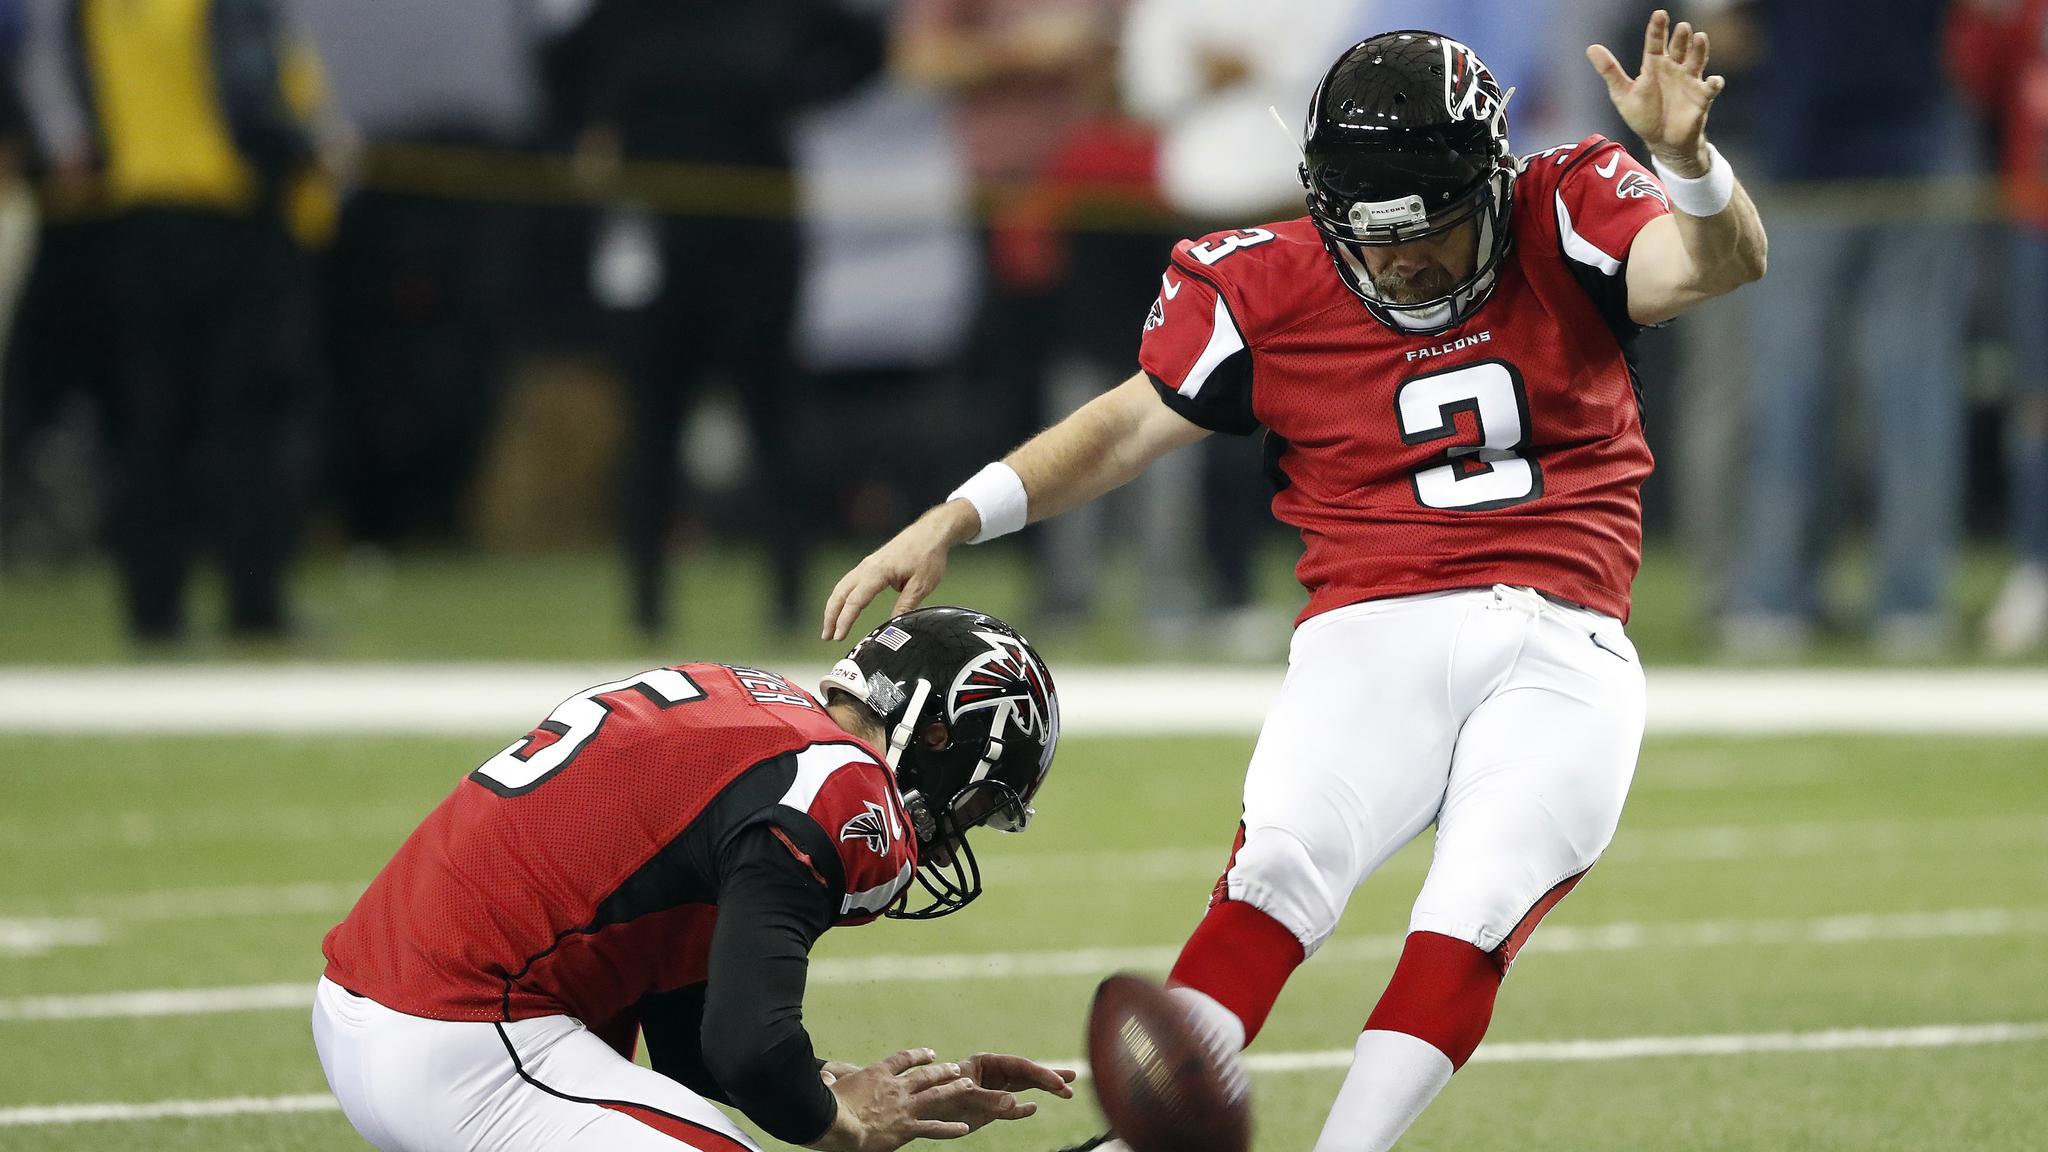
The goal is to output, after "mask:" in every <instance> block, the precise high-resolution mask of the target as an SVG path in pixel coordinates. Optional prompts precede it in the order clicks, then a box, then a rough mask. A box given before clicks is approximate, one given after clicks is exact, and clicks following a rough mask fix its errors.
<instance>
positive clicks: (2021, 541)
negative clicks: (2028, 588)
mask: <svg viewBox="0 0 2048 1152" xmlns="http://www.w3.org/2000/svg"><path fill="white" fill-rule="evenodd" d="M2006 292H2007V298H2008V299H2010V300H2011V301H2012V343H2013V352H2014V354H2015V357H2016V358H2017V359H2018V361H2019V378H2018V380H2017V381H2016V383H2017V385H2018V388H2017V391H2016V394H2015V395H2014V397H2013V405H2012V410H2011V411H2012V415H2011V434H2010V435H2009V436H2008V437H2007V439H2006V478H2007V483H2008V484H2009V485H2010V491H2009V494H2008V496H2007V499H2008V500H2009V501H2010V510H2011V514H2012V521H2011V524H2012V550H2013V555H2014V557H2015V558H2016V559H2019V560H2022V561H2031V562H2033V563H2035V564H2048V229H2041V228H2038V227H2026V226H2022V225H2015V226H2014V227H2013V236H2012V267H2011V271H2010V273H2009V275H2008V284H2007V289H2006Z"/></svg>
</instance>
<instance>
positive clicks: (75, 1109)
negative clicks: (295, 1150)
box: [0, 1092, 341, 1126]
mask: <svg viewBox="0 0 2048 1152" xmlns="http://www.w3.org/2000/svg"><path fill="white" fill-rule="evenodd" d="M339 1111H341V1104H340V1103H339V1102H338V1101H336V1100H335V1099H334V1097H332V1096H329V1095H328V1094H327V1093H325V1092H320V1093H309V1094H307V1095H304V1096H230V1097H228V1098H227V1099H225V1100H158V1101H156V1102H155V1103H153V1104H40V1105H35V1106H33V1107H28V1108H0V1126H14V1125H24V1124H77V1123H80V1122H82V1121H87V1120H165V1119H170V1118H173V1117H193V1116H248V1115H252V1114H258V1113H265V1112H339Z"/></svg>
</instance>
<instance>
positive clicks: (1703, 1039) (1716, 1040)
mask: <svg viewBox="0 0 2048 1152" xmlns="http://www.w3.org/2000/svg"><path fill="white" fill-rule="evenodd" d="M2044 1039H2048V1023H2037V1024H1935V1025H1929V1026H1925V1027H1920V1028H1836V1029H1830V1030H1828V1031H1825V1032H1748V1033H1733V1034H1727V1035H1719V1036H1631V1037H1624V1038H1621V1039H1615V1040H1535V1041H1502V1042H1488V1043H1485V1044H1481V1045H1480V1046H1479V1049H1478V1051H1476V1052H1474V1053H1473V1054H1472V1063H1474V1064H1521V1063H1550V1062H1562V1061H1580V1060H1633V1059H1641V1058H1644V1057H1652V1056H1739V1055H1743V1054H1747V1053H1762V1052H1850V1051H1858V1050H1867V1049H1885V1048H1954V1047H1960V1046H1963V1045H1975V1044H2011V1043H2018V1042H2023V1041H2029V1040H2044ZM1244 1062H1245V1067H1246V1068H1248V1069H1249V1070H1250V1071H1252V1072H1257V1073H1286V1072H1317V1071H1325V1070H1329V1071H1336V1070H1341V1069H1345V1068H1349V1067H1350V1066H1351V1050H1350V1049H1349V1048H1336V1049H1331V1050H1328V1051H1324V1052H1255V1053H1251V1054H1249V1055H1247V1056H1246V1057H1245V1058H1244ZM1048 1063H1050V1064H1052V1065H1054V1066H1056V1067H1061V1068H1073V1069H1076V1070H1077V1071H1079V1072H1080V1073H1081V1074H1082V1075H1083V1076H1086V1075H1087V1073H1088V1066H1087V1063H1086V1062H1085V1061H1080V1060H1053V1061H1048ZM340 1107H341V1106H340V1105H339V1104H338V1103H336V1102H335V1099H334V1097H332V1096H329V1095H327V1094H325V1093H310V1094H306V1095H299V1096H267V1097H265V1096H233V1097H229V1098H227V1099H224V1100H159V1101H156V1102H154V1103H150V1104H40V1105H32V1106H29V1107H25V1108H0V1127H15V1126H23V1125H31V1124H77V1123H82V1122H85V1121H93V1120H162V1119H169V1118H185V1117H205V1116H246V1115H251V1114H262V1113H279V1112H333V1111H338V1110H339V1109H340Z"/></svg>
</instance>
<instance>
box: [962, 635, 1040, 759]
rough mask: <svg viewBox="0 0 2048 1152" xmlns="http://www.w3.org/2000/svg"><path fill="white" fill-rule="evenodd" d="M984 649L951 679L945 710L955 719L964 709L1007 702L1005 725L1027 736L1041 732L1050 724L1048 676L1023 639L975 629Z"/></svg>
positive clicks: (980, 707)
mask: <svg viewBox="0 0 2048 1152" xmlns="http://www.w3.org/2000/svg"><path fill="white" fill-rule="evenodd" d="M975 635H976V636H979V637H980V638H981V639H982V640H984V641H986V642H987V644H988V651H987V652H985V653H983V654H981V655H980V656H977V657H975V658H974V659H972V660H969V661H968V662H967V663H966V664H964V665H962V666H961V668H960V674H959V675H958V676H957V677H955V678H954V680H953V690H952V692H951V693H950V694H949V695H948V696H947V698H946V715H947V716H948V717H949V718H951V719H954V720H957V719H959V718H960V717H961V716H962V715H964V714H966V713H968V712H974V711H977V710H980V709H984V708H995V707H997V706H999V705H1001V704H1003V703H1005V702H1008V703H1009V704H1010V705H1011V712H1010V716H1009V724H1010V725H1013V726H1015V728H1016V730H1017V731H1018V732H1020V733H1023V734H1024V735H1026V736H1039V737H1042V736H1044V735H1045V734H1046V733H1047V732H1048V731H1049V730H1050V729H1051V726H1052V720H1051V719H1050V716H1051V713H1052V704H1051V696H1052V686H1051V685H1052V678H1051V677H1050V676H1048V675H1046V672H1045V665H1043V664H1040V663H1039V662H1038V657H1037V655H1036V654H1035V653H1033V652H1032V651H1031V650H1030V649H1028V648H1026V647H1025V646H1024V642H1023V640H1022V639H1020V638H1018V637H1014V636H1004V635H1002V634H1001V633H997V632H977V633H975Z"/></svg>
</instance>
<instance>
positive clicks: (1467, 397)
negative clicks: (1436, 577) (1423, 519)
mask: <svg viewBox="0 0 2048 1152" xmlns="http://www.w3.org/2000/svg"><path fill="white" fill-rule="evenodd" d="M1394 409H1395V412H1396V413H1397V415H1398V416H1399V417H1400V421H1401V443H1403V444H1427V443H1429V442H1430V441H1432V440H1445V439H1449V438H1451V437H1454V436H1457V435H1458V422H1457V414H1458V413H1460V412H1470V413H1472V423H1473V426H1474V428H1473V431H1474V432H1475V433H1476V434H1477V440H1478V443H1464V444H1453V445H1449V446H1447V447H1445V448H1444V450H1443V453H1442V454H1441V455H1440V456H1438V457H1437V458H1436V459H1435V460H1433V461H1430V462H1428V463H1425V464H1423V465H1421V466H1420V467H1418V468H1415V469H1414V470H1412V471H1411V472H1410V476H1411V478H1412V479H1413V481H1414V485H1415V500H1416V502H1417V503H1419V504H1421V505H1422V506H1423V507H1425V508H1456V509H1461V510H1464V511H1468V512H1484V511H1487V510H1489V509H1493V508H1506V507H1508V506H1510V505H1513V504H1521V503H1525V502H1527V501H1530V500H1534V499H1536V498H1537V497H1539V496H1541V495H1543V468H1542V466H1541V465H1539V464H1537V463H1536V461H1534V460H1531V459H1529V458H1528V457H1527V456H1525V455H1523V453H1524V452H1526V451H1527V450H1528V448H1529V394H1528V392H1527V391H1525V390H1524V389H1523V387H1522V374H1521V373H1520V372H1517V371H1515V367H1514V365H1512V364H1509V363H1507V362H1506V361H1504V360H1482V361H1480V362H1479V363H1477V364H1465V365H1460V366H1459V367H1456V368H1448V369H1445V370H1444V371H1441V372H1430V373H1426V374H1424V375H1421V376H1411V377H1409V378H1408V379H1406V380H1404V381H1402V382H1401V385H1400V387H1398V388H1396V389H1395V390H1394ZM1466 439H1468V440H1469V439H1471V437H1466Z"/></svg>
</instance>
